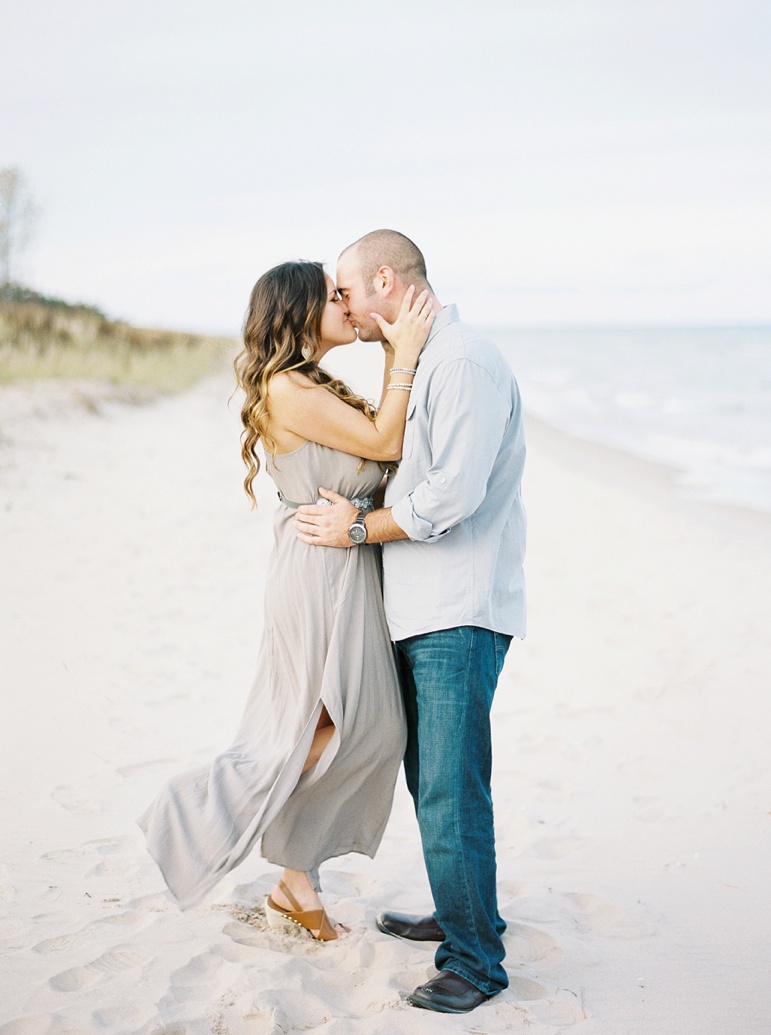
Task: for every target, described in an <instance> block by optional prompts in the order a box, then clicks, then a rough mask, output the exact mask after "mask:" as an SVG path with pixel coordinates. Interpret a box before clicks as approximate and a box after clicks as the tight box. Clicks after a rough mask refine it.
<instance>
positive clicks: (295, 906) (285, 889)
mask: <svg viewBox="0 0 771 1035" xmlns="http://www.w3.org/2000/svg"><path fill="white" fill-rule="evenodd" d="M278 886H279V887H280V888H281V890H282V891H283V892H284V894H285V895H286V898H287V901H288V902H289V905H290V906H291V907H292V909H293V910H294V911H295V913H302V906H301V905H300V903H299V902H298V901H297V899H296V898H295V897H294V895H293V894H292V892H291V891H290V890H289V888H288V887H287V886H286V884H284V882H283V880H280V881H279V882H278Z"/></svg>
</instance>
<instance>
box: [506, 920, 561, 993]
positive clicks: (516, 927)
mask: <svg viewBox="0 0 771 1035" xmlns="http://www.w3.org/2000/svg"><path fill="white" fill-rule="evenodd" d="M503 938H504V942H505V944H506V948H507V950H508V952H509V953H510V954H511V956H512V957H513V958H514V959H520V960H528V961H531V962H533V961H535V960H548V959H552V960H553V959H559V957H560V956H562V954H563V953H562V948H561V946H560V944H559V943H558V942H557V941H555V939H554V938H552V936H551V935H550V934H546V932H545V931H539V930H538V928H537V927H530V926H529V925H528V924H518V923H510V924H509V925H508V927H507V929H506V933H505V935H504V936H503ZM533 998H535V999H537V998H539V997H538V996H534V997H533Z"/></svg>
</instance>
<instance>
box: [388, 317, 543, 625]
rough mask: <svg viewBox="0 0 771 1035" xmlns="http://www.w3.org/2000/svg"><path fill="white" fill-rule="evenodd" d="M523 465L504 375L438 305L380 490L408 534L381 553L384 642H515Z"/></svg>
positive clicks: (489, 351) (512, 386)
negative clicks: (453, 638) (443, 633)
mask: <svg viewBox="0 0 771 1035" xmlns="http://www.w3.org/2000/svg"><path fill="white" fill-rule="evenodd" d="M524 463H525V439H524V433H523V429H522V407H521V402H520V396H519V388H518V387H517V382H516V380H515V379H514V375H513V373H512V371H511V368H510V367H509V365H508V363H507V362H506V360H505V359H504V357H503V356H502V355H501V352H500V351H499V349H498V347H497V346H496V345H495V344H494V342H492V341H490V339H489V338H486V337H485V336H484V335H483V334H481V333H479V332H478V331H475V330H474V329H473V328H471V327H468V326H467V325H466V324H464V323H461V321H460V318H459V316H458V310H457V308H456V307H455V306H454V305H451V306H446V307H445V308H444V309H443V310H442V312H441V313H439V314H438V315H437V317H436V319H435V320H434V324H433V327H432V328H431V333H430V335H429V337H428V341H427V342H426V344H425V346H424V348H423V352H422V353H421V356H420V363H419V364H418V373H417V376H416V377H415V383H414V386H413V389H412V393H411V396H410V403H409V408H408V410H407V427H406V431H405V434H404V448H403V451H402V460H401V463H400V464H399V468H398V470H397V472H396V474H395V475H394V476H393V477H392V478H390V479H389V481H388V487H387V489H386V499H385V502H386V506H390V507H391V508H392V516H393V519H394V521H395V522H396V523H397V524H398V525H399V527H400V528H402V529H403V530H404V531H405V532H406V533H407V535H408V536H409V539H408V540H399V541H397V542H394V543H386V544H384V547H383V572H384V595H385V607H386V615H387V617H388V624H389V627H390V630H391V637H392V639H394V640H401V639H404V638H405V637H407V636H416V635H418V634H420V633H426V632H435V631H437V630H439V629H451V628H454V627H456V626H459V625H476V626H480V627H482V628H484V629H491V630H493V631H494V632H500V633H507V634H508V635H510V636H520V637H523V636H524V635H525V579H524V572H523V568H522V562H523V560H524V554H525V511H524V508H523V506H522V497H521V491H520V489H521V480H522V470H523V467H524Z"/></svg>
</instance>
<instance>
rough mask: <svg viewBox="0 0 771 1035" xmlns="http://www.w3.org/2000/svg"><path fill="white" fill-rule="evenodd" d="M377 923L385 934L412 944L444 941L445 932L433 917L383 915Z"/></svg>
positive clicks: (398, 914) (407, 914) (406, 914)
mask: <svg viewBox="0 0 771 1035" xmlns="http://www.w3.org/2000/svg"><path fill="white" fill-rule="evenodd" d="M375 923H376V924H377V926H378V927H379V928H380V930H381V931H382V932H383V933H384V934H392V935H393V936H394V938H406V939H407V940H408V941H411V942H443V941H444V931H443V930H442V928H441V927H440V926H439V924H438V923H437V922H436V918H435V917H433V916H412V914H410V913H381V914H380V916H379V917H378V918H377V920H376V921H375Z"/></svg>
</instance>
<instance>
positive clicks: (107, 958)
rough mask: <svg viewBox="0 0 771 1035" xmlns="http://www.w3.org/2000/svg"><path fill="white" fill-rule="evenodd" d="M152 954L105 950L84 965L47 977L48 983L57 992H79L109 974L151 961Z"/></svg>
mask: <svg viewBox="0 0 771 1035" xmlns="http://www.w3.org/2000/svg"><path fill="white" fill-rule="evenodd" d="M154 958H155V957H154V956H148V955H146V954H144V953H139V952H134V951H133V950H131V949H113V950H112V951H111V952H105V953H103V954H102V955H101V956H99V957H97V959H95V960H93V961H92V962H91V963H87V964H86V965H85V966H84V967H70V969H69V970H63V971H62V972H61V973H60V974H55V975H54V976H53V977H52V978H50V979H49V982H48V983H49V985H50V986H51V987H52V988H54V989H56V991H58V992H80V991H82V990H83V989H85V988H90V987H91V986H92V985H96V984H97V983H98V982H100V981H104V980H105V978H108V977H110V976H111V975H116V974H122V973H125V972H126V971H129V970H135V969H136V968H138V967H143V966H145V965H146V964H148V963H151V962H152V960H153V959H154Z"/></svg>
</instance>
